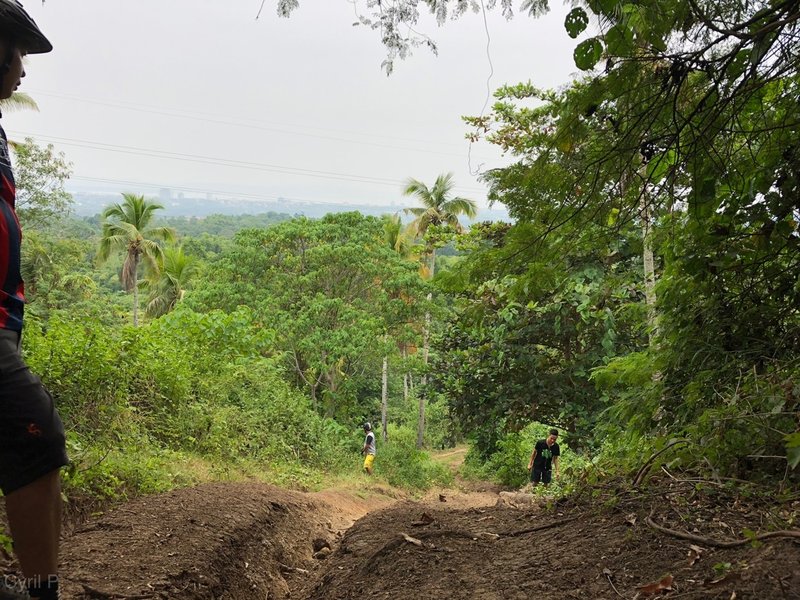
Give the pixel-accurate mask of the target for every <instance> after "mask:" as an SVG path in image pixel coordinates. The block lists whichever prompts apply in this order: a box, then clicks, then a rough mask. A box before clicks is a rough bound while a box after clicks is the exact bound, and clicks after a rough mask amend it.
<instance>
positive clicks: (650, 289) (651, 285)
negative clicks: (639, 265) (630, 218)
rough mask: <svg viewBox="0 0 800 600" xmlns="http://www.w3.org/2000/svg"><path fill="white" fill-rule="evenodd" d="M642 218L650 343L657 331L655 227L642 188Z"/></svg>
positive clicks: (640, 203) (643, 260) (640, 209)
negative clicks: (651, 221) (654, 256)
mask: <svg viewBox="0 0 800 600" xmlns="http://www.w3.org/2000/svg"><path fill="white" fill-rule="evenodd" d="M639 213H640V216H641V219H642V262H643V264H644V297H645V302H646V303H647V325H648V330H649V331H650V345H651V346H652V345H653V340H654V339H655V335H656V333H657V331H656V327H657V321H656V317H657V315H656V269H655V260H654V258H653V229H652V227H651V223H650V206H649V205H648V204H647V191H646V190H644V189H643V190H642V194H641V199H640V201H639Z"/></svg>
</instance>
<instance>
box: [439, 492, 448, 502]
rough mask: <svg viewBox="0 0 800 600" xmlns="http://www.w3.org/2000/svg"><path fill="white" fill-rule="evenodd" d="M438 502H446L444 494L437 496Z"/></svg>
mask: <svg viewBox="0 0 800 600" xmlns="http://www.w3.org/2000/svg"><path fill="white" fill-rule="evenodd" d="M439 502H447V497H446V496H445V495H444V494H439Z"/></svg>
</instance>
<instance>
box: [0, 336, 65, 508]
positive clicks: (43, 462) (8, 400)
mask: <svg viewBox="0 0 800 600" xmlns="http://www.w3.org/2000/svg"><path fill="white" fill-rule="evenodd" d="M66 464H67V452H66V448H65V444H64V425H63V424H62V423H61V418H60V417H59V416H58V412H56V409H55V405H54V404H53V398H52V397H51V396H50V393H49V392H48V391H47V390H46V389H45V387H44V386H43V385H42V382H41V381H40V380H39V378H38V377H36V376H35V375H34V374H33V373H31V371H30V369H29V368H28V366H27V365H26V364H25V363H24V362H23V360H22V357H21V356H20V353H19V333H17V332H16V331H10V330H8V329H0V490H2V491H3V494H6V495H8V494H10V493H11V492H13V491H15V490H18V489H19V488H21V487H24V486H26V485H28V484H30V483H33V482H34V481H36V480H37V479H39V478H40V477H42V476H43V475H46V474H47V473H50V472H51V471H54V470H55V469H58V468H59V467H63V466H64V465H66Z"/></svg>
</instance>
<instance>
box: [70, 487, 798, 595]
mask: <svg viewBox="0 0 800 600" xmlns="http://www.w3.org/2000/svg"><path fill="white" fill-rule="evenodd" d="M365 487H366V489H364V490H359V491H358V492H357V493H354V492H353V491H350V490H346V489H334V490H326V491H324V492H319V493H314V494H304V493H300V492H291V491H287V490H284V489H280V488H277V487H273V486H269V485H263V484H257V483H240V484H232V483H217V484H209V485H203V486H199V487H194V488H188V489H182V490H176V491H173V492H169V493H166V494H161V495H156V496H149V497H145V498H140V499H138V500H135V501H132V502H129V503H126V504H124V505H122V506H119V507H117V508H115V509H113V510H110V511H108V512H107V513H105V514H103V515H100V516H98V517H95V518H92V519H90V520H89V521H88V522H87V523H86V524H84V525H83V526H82V527H80V528H78V529H77V530H76V531H74V532H73V533H71V534H70V535H69V536H68V537H67V539H66V540H65V545H64V550H63V555H62V571H63V574H64V587H65V592H66V593H65V598H67V599H76V600H85V599H105V600H109V599H118V600H126V599H128V600H130V599H142V600H145V599H176V600H180V599H201V598H202V599H212V598H214V599H228V600H238V599H254V598H258V599H268V600H275V599H279V598H290V599H294V600H327V599H330V600H343V599H347V598H353V599H355V598H359V599H362V598H387V599H395V598H397V599H406V598H410V597H413V598H415V599H419V600H427V599H438V598H442V599H482V600H495V599H498V600H499V599H504V600H505V599H520V600H522V599H532V598H546V597H547V598H549V597H553V598H569V599H598V598H599V599H606V598H607V599H609V600H611V599H616V598H626V599H629V600H633V599H634V598H637V599H643V598H651V597H656V596H657V597H661V596H662V595H664V596H666V597H668V598H681V599H682V600H683V599H687V598H688V599H693V598H718V599H724V600H741V599H745V598H747V599H750V598H752V599H756V598H757V599H758V600H772V599H776V600H777V599H800V533H798V531H797V530H793V529H792V527H794V526H795V525H793V524H794V523H796V522H797V521H798V518H800V502H798V501H795V502H794V503H791V502H784V503H783V504H779V503H775V504H773V505H769V506H768V505H766V504H765V501H764V500H763V498H762V499H760V500H747V499H746V498H744V497H742V496H741V495H740V494H739V493H738V491H737V490H732V491H722V490H718V489H714V488H709V489H708V490H707V491H703V492H700V491H698V488H697V486H696V484H694V483H684V482H677V481H672V480H666V481H651V482H647V487H646V488H645V489H643V490H631V489H629V488H628V489H627V491H625V492H620V491H616V490H615V489H614V488H611V487H608V488H605V489H604V488H597V487H595V488H592V489H591V490H590V489H587V490H585V493H584V494H582V495H581V496H580V497H577V498H572V499H568V500H561V501H559V502H555V503H554V502H553V501H552V500H548V499H547V498H544V497H543V498H538V499H537V498H534V497H532V496H530V495H515V494H509V493H500V492H499V491H498V490H496V489H493V488H492V487H491V486H485V487H483V488H481V487H480V486H477V489H461V490H453V489H447V490H434V491H433V492H431V493H429V494H428V495H426V496H425V498H423V499H422V500H420V501H410V500H408V499H406V498H404V495H403V494H402V493H398V492H396V491H395V490H392V489H390V488H386V487H382V486H379V485H374V484H372V485H370V484H365ZM531 500H533V501H531ZM654 525H655V526H657V527H658V526H660V527H662V528H664V527H666V528H668V529H671V530H674V531H675V532H681V533H689V534H692V535H694V536H695V537H696V538H697V539H695V540H688V539H681V538H679V537H676V536H675V534H674V533H670V532H669V531H664V530H661V531H659V530H657V527H653V526H654ZM746 529H752V530H754V531H756V532H758V533H761V532H765V531H775V530H780V529H786V530H792V531H793V532H794V533H793V535H794V537H791V536H789V537H772V538H769V539H765V540H763V541H761V542H756V543H751V542H748V541H747V538H745V537H743V535H742V532H743V531H744V530H746ZM735 539H740V540H744V541H745V543H744V544H742V545H738V546H736V547H731V548H721V547H715V546H714V545H712V543H713V542H714V541H725V540H735ZM648 585H649V586H650V587H648ZM650 592H652V593H650Z"/></svg>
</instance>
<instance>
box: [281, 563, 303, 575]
mask: <svg viewBox="0 0 800 600" xmlns="http://www.w3.org/2000/svg"><path fill="white" fill-rule="evenodd" d="M278 567H280V570H281V571H283V572H284V573H300V574H301V575H308V573H309V571H307V570H306V569H301V568H300V567H290V566H289V565H285V564H283V563H278Z"/></svg>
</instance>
